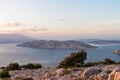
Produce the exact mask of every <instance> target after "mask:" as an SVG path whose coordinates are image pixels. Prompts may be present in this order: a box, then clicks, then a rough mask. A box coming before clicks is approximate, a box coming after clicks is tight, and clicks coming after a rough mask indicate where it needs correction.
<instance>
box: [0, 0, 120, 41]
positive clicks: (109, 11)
mask: <svg viewBox="0 0 120 80" xmlns="http://www.w3.org/2000/svg"><path fill="white" fill-rule="evenodd" d="M119 4H120V0H0V28H1V29H0V31H1V33H3V32H4V33H6V32H7V33H8V32H11V33H20V34H24V35H29V36H33V37H39V38H40V39H79V38H80V39H81V38H103V39H120V38H118V35H120V32H119V30H120V10H119V9H120V5H119Z"/></svg>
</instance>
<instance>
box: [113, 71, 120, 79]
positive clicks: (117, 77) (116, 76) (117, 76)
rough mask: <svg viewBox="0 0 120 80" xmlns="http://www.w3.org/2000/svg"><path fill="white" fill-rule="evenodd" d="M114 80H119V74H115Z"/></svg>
mask: <svg viewBox="0 0 120 80" xmlns="http://www.w3.org/2000/svg"><path fill="white" fill-rule="evenodd" d="M114 80H120V72H116V73H115V75H114Z"/></svg>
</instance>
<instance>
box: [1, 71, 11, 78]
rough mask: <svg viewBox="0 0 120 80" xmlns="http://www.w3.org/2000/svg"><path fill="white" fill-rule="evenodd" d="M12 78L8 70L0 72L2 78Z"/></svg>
mask: <svg viewBox="0 0 120 80" xmlns="http://www.w3.org/2000/svg"><path fill="white" fill-rule="evenodd" d="M8 77H10V75H9V72H8V71H6V70H3V71H1V72H0V78H8Z"/></svg>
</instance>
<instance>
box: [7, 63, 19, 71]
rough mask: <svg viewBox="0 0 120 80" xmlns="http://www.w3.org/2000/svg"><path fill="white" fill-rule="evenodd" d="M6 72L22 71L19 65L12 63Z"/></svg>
mask: <svg viewBox="0 0 120 80" xmlns="http://www.w3.org/2000/svg"><path fill="white" fill-rule="evenodd" d="M6 70H20V66H19V64H18V63H10V64H9V65H8V66H7V67H6Z"/></svg>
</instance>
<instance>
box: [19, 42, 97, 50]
mask: <svg viewBox="0 0 120 80" xmlns="http://www.w3.org/2000/svg"><path fill="white" fill-rule="evenodd" d="M17 46H22V47H29V48H39V49H71V50H86V49H94V48H96V47H94V46H91V45H89V44H87V43H84V42H80V41H72V40H71V41H53V40H50V41H45V40H34V41H30V42H26V43H23V44H19V45H17Z"/></svg>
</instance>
